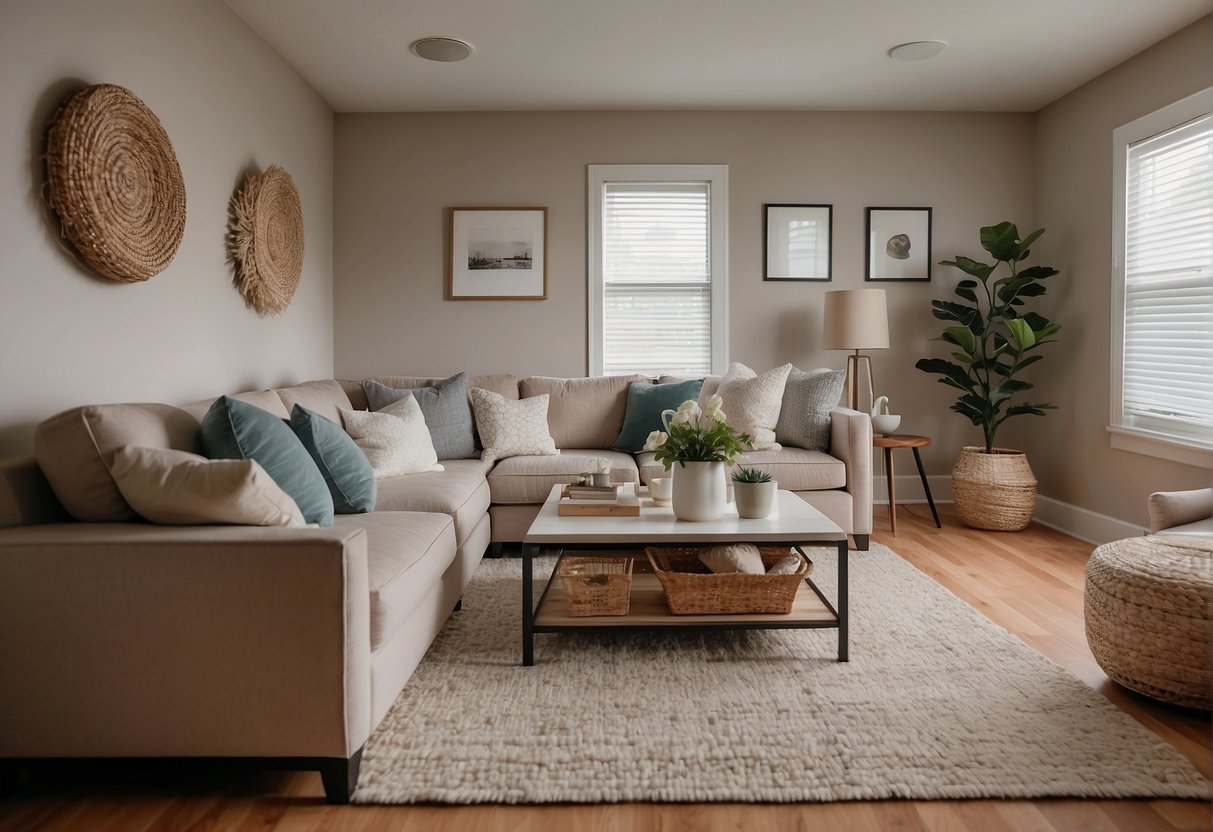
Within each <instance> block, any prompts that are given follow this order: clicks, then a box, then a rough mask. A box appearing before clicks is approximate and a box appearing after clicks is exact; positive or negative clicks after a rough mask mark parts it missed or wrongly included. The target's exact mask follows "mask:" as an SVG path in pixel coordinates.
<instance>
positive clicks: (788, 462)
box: [636, 448, 847, 491]
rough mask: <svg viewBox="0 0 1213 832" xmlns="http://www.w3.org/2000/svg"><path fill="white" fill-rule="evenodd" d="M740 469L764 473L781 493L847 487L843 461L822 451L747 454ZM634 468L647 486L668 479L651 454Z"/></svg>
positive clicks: (796, 449) (740, 462)
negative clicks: (650, 482)
mask: <svg viewBox="0 0 1213 832" xmlns="http://www.w3.org/2000/svg"><path fill="white" fill-rule="evenodd" d="M743 465H744V466H745V467H746V468H758V469H761V470H763V471H766V472H767V473H768V474H770V475H771V476H772V477H774V478H775V479H776V480H777V481H778V482H779V487H780V488H781V489H783V490H784V491H819V490H821V489H828V488H845V487H846V484H847V467H846V465H845V464H843V461H842V460H841V459H837V458H836V457H832V456H830V455H829V454H827V453H823V452H822V451H807V450H805V449H804V448H781V449H779V450H777V451H746V452H745V453H743V454H742V455H741V456H740V457H739V458H738V460H737V465H736V466H735V467H734V469H732V470H736V468H737V467H740V466H743ZM636 467H637V470H638V471H639V474H640V481H641V482H643V483H646V484H647V483H648V482H649V481H650V480H651V479H653V478H654V477H668V476H670V474H669V472H667V471H666V470H665V469H664V468H663V467H662V466H661V463H660V462H657V461H656V460H654V459H653V453H652V451H645V452H644V453H642V454H640V455H638V456H637V457H636Z"/></svg>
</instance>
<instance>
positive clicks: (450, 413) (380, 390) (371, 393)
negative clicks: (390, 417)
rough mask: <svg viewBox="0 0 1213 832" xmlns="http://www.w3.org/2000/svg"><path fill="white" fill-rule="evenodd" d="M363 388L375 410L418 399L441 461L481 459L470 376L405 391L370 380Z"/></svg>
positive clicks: (457, 377)
mask: <svg viewBox="0 0 1213 832" xmlns="http://www.w3.org/2000/svg"><path fill="white" fill-rule="evenodd" d="M362 389H363V391H364V392H365V393H366V401H367V405H368V406H369V407H370V409H371V410H383V409H384V408H385V407H387V406H388V405H390V404H393V403H395V402H398V401H400V400H401V399H403V398H404V397H405V396H412V397H413V398H414V399H416V400H417V404H419V405H420V406H421V415H422V416H424V417H425V426H426V427H427V428H429V431H430V439H432V440H433V441H434V450H435V451H437V453H438V458H439V459H472V458H474V457H477V456H479V454H477V453H476V441H475V438H474V434H473V432H472V431H473V429H472V407H471V405H470V404H468V386H467V376H466V375H465V374H464V373H459V374H458V375H454V376H451V377H450V378H445V379H443V380H442V381H439V382H435V384H434V386H433V387H409V388H404V389H398V388H395V387H388V386H387V385H386V384H381V383H380V382H378V381H375V380H374V379H367V380H366V381H364V382H362Z"/></svg>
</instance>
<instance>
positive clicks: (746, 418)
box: [716, 362, 792, 451]
mask: <svg viewBox="0 0 1213 832" xmlns="http://www.w3.org/2000/svg"><path fill="white" fill-rule="evenodd" d="M791 370H792V365H791V364H784V365H783V366H782V367H776V368H775V369H774V370H769V371H767V372H765V373H763V374H762V375H757V374H756V373H755V372H754V371H753V370H751V369H750V368H749V367H747V366H746V365H744V364H738V363H736V362H734V363H733V364H730V365H729V370H728V372H726V373H725V374H724V378H723V379H721V381H720V389H719V390H717V391H716V392H717V393H718V394H719V395H720V398H721V399H722V400H723V404H722V405H721V409H722V410H724V414H725V416H726V418H727V419H728V423H729V425H731V426H732V427H733V428H734V429H736V430H738V431H740V432H742V433H748V434H749V435H750V436H752V437H753V439H754V441H753V444H752V447H753V449H754V450H756V451H774V450H779V448H780V445H779V443H778V442H776V441H775V425H776V424H778V422H779V411H780V409H781V408H782V405H783V387H784V384H785V383H786V382H787V380H788V373H789V372H791Z"/></svg>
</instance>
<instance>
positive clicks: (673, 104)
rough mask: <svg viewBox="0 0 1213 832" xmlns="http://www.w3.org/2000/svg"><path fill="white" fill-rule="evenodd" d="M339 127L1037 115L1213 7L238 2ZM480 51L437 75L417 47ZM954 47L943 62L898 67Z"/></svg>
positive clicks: (1205, 0)
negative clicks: (459, 116)
mask: <svg viewBox="0 0 1213 832" xmlns="http://www.w3.org/2000/svg"><path fill="white" fill-rule="evenodd" d="M225 2H226V3H227V5H228V6H230V7H231V8H232V9H233V10H234V11H235V12H236V13H237V14H239V15H240V16H241V17H242V18H243V19H244V20H245V21H247V22H248V24H249V25H250V26H252V27H253V28H254V29H256V30H257V31H258V32H259V33H260V34H261V35H262V37H264V38H265V39H266V40H267V41H268V42H269V43H270V44H271V45H272V46H273V47H274V48H275V49H277V50H278V51H279V52H280V53H281V54H282V55H283V56H284V57H285V58H286V59H287V60H288V61H290V63H291V64H293V65H294V66H295V67H296V68H297V69H298V70H299V71H300V72H301V73H302V74H303V76H304V77H305V78H307V79H308V80H309V81H310V82H311V83H312V84H313V85H314V86H315V87H316V89H317V90H319V91H320V93H321V94H322V95H323V96H324V97H325V98H326V99H328V101H329V103H330V104H331V105H332V106H333V108H334V109H336V110H338V111H340V112H364V111H418V110H557V109H648V108H661V109H718V108H725V109H734V108H736V109H830V110H835V109H840V110H999V111H1008V110H1029V111H1030V110H1036V109H1038V108H1040V107H1042V106H1044V105H1045V104H1047V103H1049V102H1050V101H1052V100H1054V99H1056V98H1057V97H1059V96H1060V95H1062V94H1064V93H1066V92H1068V91H1070V90H1071V89H1074V88H1075V87H1077V86H1079V85H1080V84H1082V83H1083V82H1085V81H1087V80H1089V79H1091V78H1093V77H1095V76H1096V75H1098V74H1100V73H1101V72H1103V71H1105V70H1107V69H1109V68H1111V67H1112V66H1115V65H1116V64H1117V63H1119V62H1121V61H1123V60H1124V59H1126V58H1128V57H1130V56H1132V55H1134V54H1136V53H1137V52H1140V51H1141V50H1142V49H1144V48H1145V47H1147V46H1149V45H1150V44H1152V43H1155V42H1156V41H1158V40H1161V39H1162V38H1164V37H1166V36H1167V35H1169V34H1171V33H1173V32H1175V31H1177V30H1178V29H1180V28H1182V27H1183V26H1185V25H1187V24H1188V23H1191V22H1193V21H1195V20H1197V19H1198V18H1200V17H1201V16H1202V15H1205V14H1208V13H1209V12H1210V11H1213V0H1016V2H1013V3H1006V2H995V0H225ZM430 35H442V36H447V37H455V38H459V39H461V40H466V41H467V42H469V43H470V44H472V46H473V48H474V50H475V51H474V52H473V53H472V57H471V58H469V59H468V60H466V61H464V62H462V63H452V64H439V63H432V62H430V61H424V60H422V59H420V58H418V57H417V56H415V55H413V54H412V53H411V52H410V51H409V49H408V46H409V44H410V43H411V42H412V41H414V40H416V39H417V38H419V37H424V36H430ZM911 40H945V41H947V42H948V43H949V46H948V48H947V49H946V50H944V52H943V54H941V55H940V56H939V57H937V58H933V59H931V60H928V61H921V62H915V63H907V62H903V61H895V60H892V59H890V58H889V57H887V55H886V54H885V53H886V52H887V50H888V49H889V48H890V47H892V46H894V45H896V44H898V43H902V42H905V41H911Z"/></svg>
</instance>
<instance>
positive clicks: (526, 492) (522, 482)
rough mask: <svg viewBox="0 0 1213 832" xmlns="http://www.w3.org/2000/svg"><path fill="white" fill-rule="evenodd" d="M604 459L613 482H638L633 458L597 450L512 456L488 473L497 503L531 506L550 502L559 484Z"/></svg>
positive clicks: (574, 479) (575, 476) (494, 499)
mask: <svg viewBox="0 0 1213 832" xmlns="http://www.w3.org/2000/svg"><path fill="white" fill-rule="evenodd" d="M596 459H605V460H606V461H607V462H609V463H610V465H611V482H636V481H637V473H636V462H635V460H634V459H632V455H631V454H624V453H620V452H618V451H601V450H598V449H596V448H591V449H581V450H561V451H560V453H559V454H557V455H555V456H513V457H510V458H509V459H503V460H501V461H500V462H498V463H497V464H496V465H495V466H494V467H493V470H492V471H491V472H490V473H489V488H490V489H491V490H492V495H493V502H494V503H503V504H505V503H514V504H519V503H521V504H532V503H542V502H543V501H544V500H546V499H547V498H548V494H549V493H550V492H551V490H552V486H553V485H556V484H557V483H566V482H576V481H577V477H578V476H579V475H580V474H581V473H582V472H583V471H586V470H587V469H588V468H589V464H590V462H592V461H594V460H596Z"/></svg>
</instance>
